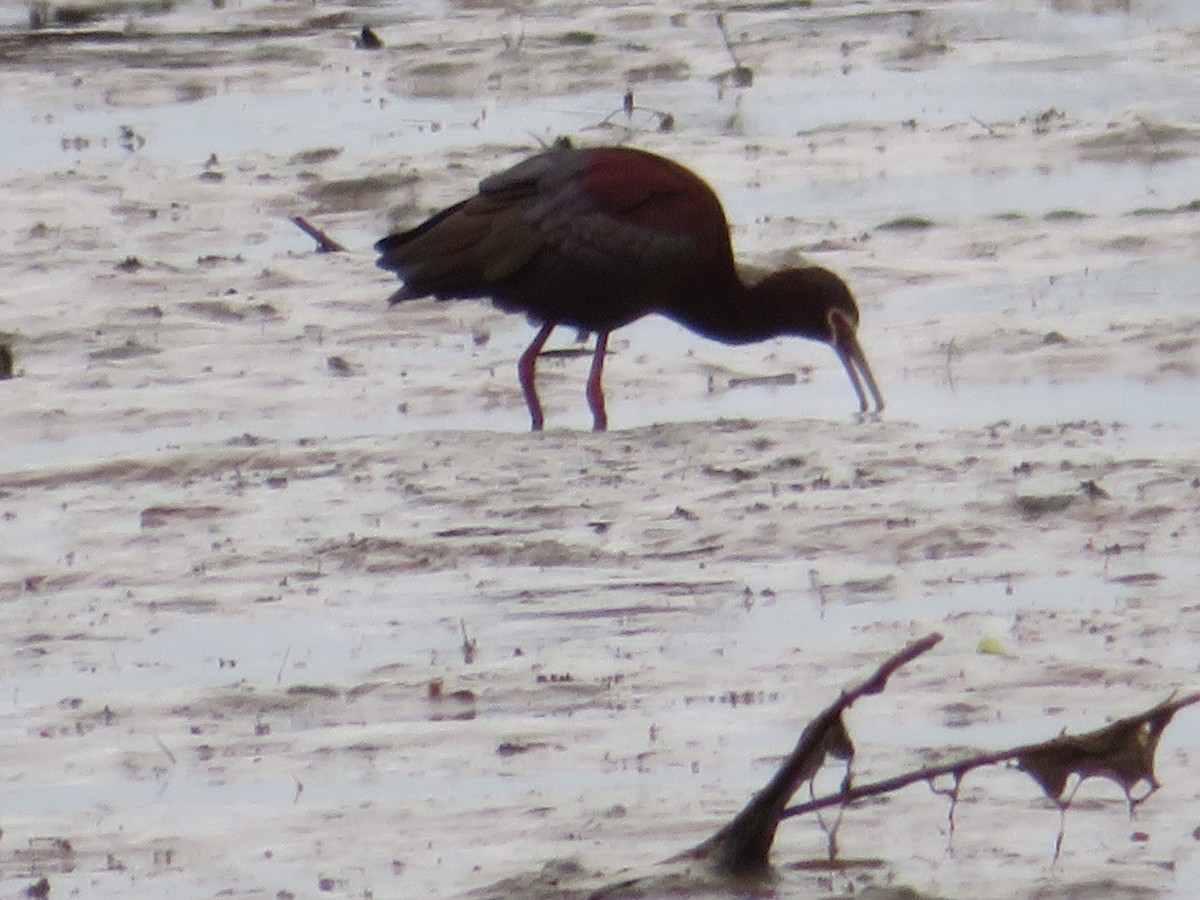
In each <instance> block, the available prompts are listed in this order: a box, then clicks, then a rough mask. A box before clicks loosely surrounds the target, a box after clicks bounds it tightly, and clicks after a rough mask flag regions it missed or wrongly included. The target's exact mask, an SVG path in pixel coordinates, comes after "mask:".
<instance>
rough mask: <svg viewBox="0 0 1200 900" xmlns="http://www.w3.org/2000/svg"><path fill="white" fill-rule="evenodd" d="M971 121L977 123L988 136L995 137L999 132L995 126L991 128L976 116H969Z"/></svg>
mask: <svg viewBox="0 0 1200 900" xmlns="http://www.w3.org/2000/svg"><path fill="white" fill-rule="evenodd" d="M971 121H972V122H974V123H975V124H976V125H978V126H979V127H980V128H982V129H983V130H984V131H986V132H987V133H988V136H989V137H995V136H996V135H997V134H999V132H998V131H996V129H995V128H993V127H992V126H991V125H989V124H988V123H987V122H985V121H983V119H980V118H979V117H978V116H971Z"/></svg>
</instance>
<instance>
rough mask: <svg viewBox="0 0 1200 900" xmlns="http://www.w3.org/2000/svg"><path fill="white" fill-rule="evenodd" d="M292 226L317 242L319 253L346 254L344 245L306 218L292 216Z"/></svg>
mask: <svg viewBox="0 0 1200 900" xmlns="http://www.w3.org/2000/svg"><path fill="white" fill-rule="evenodd" d="M292 224H293V225H295V226H296V227H297V228H299V229H300V230H301V231H303V232H304V233H305V234H307V235H308V236H309V237H310V238H312V239H313V240H314V241H316V242H317V252H318V253H345V252H346V248H345V246H344V245H342V244H340V243H338V242H337V241H335V240H334V239H333V238H331V237H330V236H329V235H328V234H326V233H325V232H324V231H322V230H321V229H320V228H318V227H317V226H316V225H314V224H312V223H311V222H310V221H308V219H306V218H304V216H292Z"/></svg>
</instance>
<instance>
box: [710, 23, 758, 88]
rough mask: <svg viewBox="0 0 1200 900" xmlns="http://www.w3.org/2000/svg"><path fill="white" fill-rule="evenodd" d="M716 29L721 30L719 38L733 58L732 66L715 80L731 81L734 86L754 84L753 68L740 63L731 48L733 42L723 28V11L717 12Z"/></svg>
mask: <svg viewBox="0 0 1200 900" xmlns="http://www.w3.org/2000/svg"><path fill="white" fill-rule="evenodd" d="M717 30H718V31H720V32H721V40H722V41H724V42H725V49H726V50H727V51H728V52H729V58H730V59H731V60H733V68H732V69H728V70H727V71H724V72H722V73H721V74H720V75H718V76H717V80H718V81H720V82H722V83H725V82H727V81H728V82H732V83H733V86H734V87H750V86H751V85H753V84H754V70H753V69H751V68H750V67H749V66H744V65H742V61H741V60H740V59H738V55H737V51H736V50H734V49H733V42H732V41H731V40H729V32H728V31H727V30H726V28H725V13H717Z"/></svg>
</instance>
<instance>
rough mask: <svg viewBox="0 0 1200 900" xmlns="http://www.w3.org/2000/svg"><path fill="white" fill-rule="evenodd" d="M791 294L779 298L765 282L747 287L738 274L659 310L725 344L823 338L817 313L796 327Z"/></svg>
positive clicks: (698, 287) (700, 287)
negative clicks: (781, 337)
mask: <svg viewBox="0 0 1200 900" xmlns="http://www.w3.org/2000/svg"><path fill="white" fill-rule="evenodd" d="M795 301H796V298H795V297H780V296H777V295H776V293H775V292H774V291H773V290H772V289H771V288H770V287H769V286H767V285H765V283H762V282H760V283H758V284H754V285H751V286H747V285H746V284H745V283H744V282H742V280H741V279H740V278H738V276H737V275H736V274H734V273H731V277H730V278H728V279H726V280H723V281H719V282H716V283H710V284H706V285H696V287H695V292H694V293H692V294H690V296H689V302H687V303H686V304H681V305H680V306H679V307H676V308H673V309H665V310H663V312H664V313H665V314H666V315H667V316H668V317H670V318H671V319H674V320H675V321H676V322H679V323H680V324H681V325H684V326H686V327H687V328H689V329H690V330H692V331H695V332H696V333H698V334H702V335H704V336H705V337H708V338H712V339H713V340H717V341H721V342H722V343H726V344H749V343H753V342H755V341H763V340H767V339H768V338H773V337H778V336H779V335H783V334H795V335H799V336H801V337H808V338H813V339H816V340H824V339H825V337H824V334H823V326H822V323H821V322H820V317H819V316H814V321H813V323H812V325H811V328H809V327H807V325H806V326H805V327H801V328H797V327H796V321H795V311H796V307H795Z"/></svg>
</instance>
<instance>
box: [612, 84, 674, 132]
mask: <svg viewBox="0 0 1200 900" xmlns="http://www.w3.org/2000/svg"><path fill="white" fill-rule="evenodd" d="M639 110H640V111H642V112H644V113H648V114H649V115H650V116H651V117H652V118H653V119H655V120H657V121H658V132H659V134H667V133H669V132H672V131H674V130H675V116H674V115H673V114H672V113H669V112H666V111H665V110H661V109H651V108H650V107H648V106H638V105H637V104H636V103H634V99H633V90H632V89H629V90H626V91H625V94H624V96H622V98H621V108H620V109H614V110H613V111H612V112H610V113H609V114H608V115H607V116H605V117H604V118H603V119H601V120H600V121H599V122H597V123H596V124H595V125H592V126H591V127H592V128H624V129H625V130H626V131H627V132H628V133H629V134H632V133H633V131H634V126H633V125H632V119H633V114H634V113H635V112H637V111H639ZM617 116H624V117H625V118H626V119H627V120H630V124H626V125H616V124H615V123H614V122H613V119H614V118H616V117H617Z"/></svg>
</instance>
